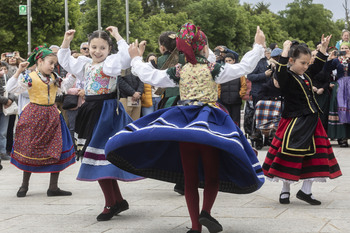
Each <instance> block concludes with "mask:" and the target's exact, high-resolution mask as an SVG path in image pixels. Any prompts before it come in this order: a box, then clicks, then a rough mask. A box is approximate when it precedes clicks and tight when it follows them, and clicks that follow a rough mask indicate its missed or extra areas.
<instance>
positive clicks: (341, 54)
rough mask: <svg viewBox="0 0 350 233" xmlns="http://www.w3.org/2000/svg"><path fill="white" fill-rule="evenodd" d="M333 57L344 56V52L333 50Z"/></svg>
mask: <svg viewBox="0 0 350 233" xmlns="http://www.w3.org/2000/svg"><path fill="white" fill-rule="evenodd" d="M334 55H335V56H337V57H341V56H345V55H346V51H338V50H335V51H334Z"/></svg>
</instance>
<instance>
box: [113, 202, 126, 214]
mask: <svg viewBox="0 0 350 233" xmlns="http://www.w3.org/2000/svg"><path fill="white" fill-rule="evenodd" d="M113 209H114V211H115V212H114V215H117V214H119V213H120V212H123V211H125V210H128V209H129V203H128V202H127V201H126V200H122V201H121V202H119V203H117V204H115V205H114V206H113Z"/></svg>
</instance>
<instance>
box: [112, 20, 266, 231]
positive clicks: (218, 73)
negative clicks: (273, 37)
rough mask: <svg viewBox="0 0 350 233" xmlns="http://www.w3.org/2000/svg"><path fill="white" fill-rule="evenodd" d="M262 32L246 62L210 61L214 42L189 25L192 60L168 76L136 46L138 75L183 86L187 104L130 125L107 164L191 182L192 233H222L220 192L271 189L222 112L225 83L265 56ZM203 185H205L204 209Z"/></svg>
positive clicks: (185, 47) (185, 36) (181, 38)
mask: <svg viewBox="0 0 350 233" xmlns="http://www.w3.org/2000/svg"><path fill="white" fill-rule="evenodd" d="M264 41H265V36H264V34H263V32H262V31H261V30H260V29H259V28H258V29H257V33H256V36H255V42H256V44H255V45H254V48H253V50H252V51H250V52H248V53H247V54H246V55H245V56H244V57H243V59H242V61H241V62H240V63H239V64H228V63H227V64H225V65H224V66H221V65H219V64H215V63H210V62H208V60H207V57H208V55H209V49H208V43H207V37H206V36H205V34H204V33H203V32H202V31H201V30H200V29H199V27H197V26H195V25H193V24H190V23H186V24H185V25H183V26H182V27H181V29H180V30H179V32H178V34H177V48H178V50H179V51H182V52H183V53H184V54H185V56H186V59H187V63H186V64H185V65H181V64H178V65H176V67H173V68H169V69H167V70H157V69H154V68H153V67H152V66H151V65H150V63H143V62H142V57H141V56H142V53H143V51H144V47H145V42H141V43H140V47H138V43H137V42H136V44H132V45H131V46H130V48H129V53H130V56H131V58H132V70H133V72H135V73H136V74H137V76H138V77H140V79H141V80H142V81H143V82H145V83H148V84H151V85H155V86H161V87H175V86H178V85H179V88H180V103H181V106H174V107H171V108H166V109H160V110H158V111H156V112H154V113H151V114H149V115H147V116H145V117H142V118H141V119H139V120H137V121H135V122H133V123H131V124H129V125H128V126H126V128H125V129H124V130H122V131H120V132H119V133H117V134H116V135H115V136H114V137H112V138H111V139H110V140H109V141H108V142H107V144H106V152H107V159H108V160H109V161H111V162H112V163H113V164H115V165H116V166H118V167H120V168H122V169H125V170H127V171H129V172H132V173H135V174H138V175H142V176H145V177H150V178H154V179H158V180H162V181H168V182H172V183H178V182H181V181H183V180H184V184H185V198H186V203H187V207H188V211H189V214H190V218H191V222H192V227H191V230H189V231H188V233H196V232H201V231H202V225H204V226H205V227H207V228H208V230H209V232H220V231H222V226H221V225H220V223H219V222H218V221H217V220H215V219H214V218H213V217H212V216H211V215H210V213H211V209H212V206H213V204H214V201H215V199H216V196H217V193H218V191H223V192H230V193H251V192H254V191H256V190H257V189H259V188H260V187H261V186H262V184H263V183H264V176H263V173H262V170H261V167H260V165H259V162H258V160H257V157H256V154H255V153H254V151H253V149H252V148H251V146H250V145H249V143H248V142H247V139H246V138H245V137H244V135H243V133H242V132H241V130H240V129H239V128H238V127H237V126H236V124H235V123H234V122H233V121H232V119H231V118H230V116H229V115H228V114H226V113H225V112H224V111H222V110H221V109H220V108H218V107H217V106H218V105H217V104H216V101H217V96H218V92H217V90H218V87H217V83H224V82H227V81H229V80H231V79H235V78H240V77H241V76H242V75H245V74H249V73H250V72H252V71H253V69H254V68H255V66H256V64H257V63H258V61H259V60H260V59H261V58H262V56H263V54H264V49H263V46H262V44H263V43H264ZM198 187H204V200H203V207H202V210H201V211H200V207H199V193H198Z"/></svg>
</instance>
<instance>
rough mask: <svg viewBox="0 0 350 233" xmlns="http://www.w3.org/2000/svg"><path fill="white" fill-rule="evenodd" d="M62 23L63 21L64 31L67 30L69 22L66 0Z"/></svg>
mask: <svg viewBox="0 0 350 233" xmlns="http://www.w3.org/2000/svg"><path fill="white" fill-rule="evenodd" d="M64 23H65V31H68V28H69V23H68V0H64Z"/></svg>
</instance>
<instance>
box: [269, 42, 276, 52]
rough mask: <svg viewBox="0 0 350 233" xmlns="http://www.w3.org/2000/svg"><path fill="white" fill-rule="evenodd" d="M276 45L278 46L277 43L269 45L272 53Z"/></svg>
mask: <svg viewBox="0 0 350 233" xmlns="http://www.w3.org/2000/svg"><path fill="white" fill-rule="evenodd" d="M276 45H277V43H271V44H270V45H269V48H270V49H271V51H272V50H273V49H274V48H276Z"/></svg>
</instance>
